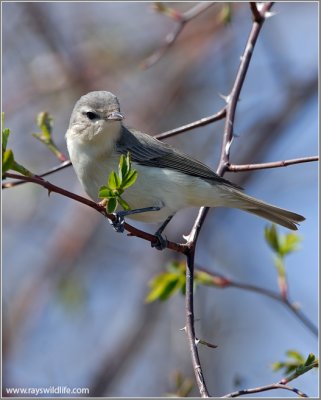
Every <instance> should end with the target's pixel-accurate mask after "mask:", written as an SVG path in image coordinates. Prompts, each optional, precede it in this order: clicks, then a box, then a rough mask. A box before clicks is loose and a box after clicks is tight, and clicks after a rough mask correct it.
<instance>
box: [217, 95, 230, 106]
mask: <svg viewBox="0 0 321 400" xmlns="http://www.w3.org/2000/svg"><path fill="white" fill-rule="evenodd" d="M218 95H219V96H220V98H221V99H223V100H224V101H225V103H226V104H229V102H230V100H231V95H230V94H228V95H227V96H224V94H222V93H219V94H218Z"/></svg>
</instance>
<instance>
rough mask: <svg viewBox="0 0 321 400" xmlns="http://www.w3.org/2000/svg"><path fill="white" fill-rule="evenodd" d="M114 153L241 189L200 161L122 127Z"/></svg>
mask: <svg viewBox="0 0 321 400" xmlns="http://www.w3.org/2000/svg"><path fill="white" fill-rule="evenodd" d="M116 151H117V152H118V153H120V154H127V152H129V153H130V155H131V159H132V161H134V162H136V163H138V164H140V165H146V166H149V167H156V168H169V169H172V170H175V171H178V172H182V173H184V174H187V175H190V176H196V177H199V178H202V179H206V180H207V181H209V182H213V183H215V182H216V183H221V184H225V185H228V186H231V187H234V188H237V189H241V187H240V186H238V185H236V184H234V183H232V182H229V181H228V180H226V179H223V178H221V177H220V176H219V175H217V174H216V173H215V172H214V171H212V170H211V169H210V168H209V167H208V166H206V165H205V164H203V163H201V162H200V161H197V160H195V159H193V158H192V157H190V156H189V155H187V154H184V153H183V152H180V151H178V150H176V149H174V148H173V147H171V146H170V145H168V144H166V143H163V142H161V141H159V140H157V139H155V138H153V137H152V136H149V135H146V134H145V133H142V132H138V131H135V130H132V129H130V130H128V129H127V128H125V127H123V128H122V133H121V136H120V138H119V140H118V141H117V143H116Z"/></svg>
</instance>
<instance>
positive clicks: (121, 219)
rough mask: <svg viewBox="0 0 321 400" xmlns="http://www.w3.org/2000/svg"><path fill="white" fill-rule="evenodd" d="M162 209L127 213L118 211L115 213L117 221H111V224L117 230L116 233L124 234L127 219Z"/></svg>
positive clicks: (129, 211) (155, 208) (140, 209)
mask: <svg viewBox="0 0 321 400" xmlns="http://www.w3.org/2000/svg"><path fill="white" fill-rule="evenodd" d="M159 210H160V207H145V208H137V209H135V210H127V211H117V212H114V213H113V215H114V216H115V221H110V224H111V225H112V227H113V228H114V229H115V231H116V232H120V233H122V232H124V229H125V217H127V216H128V215H132V214H139V213H144V212H149V211H159Z"/></svg>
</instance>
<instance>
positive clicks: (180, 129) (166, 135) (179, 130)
mask: <svg viewBox="0 0 321 400" xmlns="http://www.w3.org/2000/svg"><path fill="white" fill-rule="evenodd" d="M225 116H226V108H225V107H224V108H222V110H220V111H218V112H217V113H216V114H214V115H210V116H209V117H204V118H201V119H199V120H198V121H194V122H191V123H190V124H186V125H182V126H179V127H178V128H175V129H171V130H170V131H166V132H163V133H160V134H159V135H155V137H156V138H157V139H158V140H163V139H167V138H169V137H172V136H174V135H178V134H179V133H182V132H186V131H190V130H192V129H195V128H198V127H200V126H204V125H208V124H210V123H212V122H216V121H219V120H221V119H223V118H225Z"/></svg>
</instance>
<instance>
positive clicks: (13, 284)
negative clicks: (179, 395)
mask: <svg viewBox="0 0 321 400" xmlns="http://www.w3.org/2000/svg"><path fill="white" fill-rule="evenodd" d="M170 6H171V7H174V8H176V9H178V10H181V11H184V10H187V9H189V8H191V7H192V6H193V3H184V2H183V3H171V4H170ZM273 12H274V13H275V16H274V17H273V18H270V19H268V20H267V21H266V23H265V24H264V27H263V30H262V32H261V34H260V37H259V40H258V43H257V46H256V48H255V51H254V56H253V59H252V61H251V64H250V68H249V72H248V75H247V78H246V81H245V85H244V88H243V90H242V93H241V101H240V103H239V105H238V109H237V116H236V123H235V133H236V134H237V137H236V138H235V140H234V142H233V145H232V151H231V162H232V163H256V162H268V161H276V160H285V159H291V158H296V157H304V156H312V155H316V154H317V153H318V133H317V132H318V92H317V90H318V80H317V79H318V50H317V45H318V4H317V3H316V2H314V3H313V2H309V3H308V2H306V3H304V2H302V3H300V2H299V3H298V2H296V3H277V4H276V5H275V6H274V8H273ZM228 15H230V21H228V19H229V18H228ZM2 22H3V28H2V29H3V63H2V67H3V70H2V72H3V76H2V78H3V79H2V83H3V88H2V100H3V103H2V105H3V111H4V112H5V126H6V127H9V128H10V129H11V130H12V134H11V137H10V142H9V147H11V148H13V150H14V153H15V157H16V159H17V160H18V161H19V162H21V163H22V164H23V165H24V166H26V167H27V168H28V169H30V170H31V171H34V172H35V173H41V172H44V171H46V170H48V169H50V168H51V167H53V166H55V165H57V164H58V160H57V159H55V157H54V156H53V155H52V154H51V153H50V152H49V151H48V150H47V149H46V148H45V147H44V146H43V145H42V144H41V143H39V142H38V141H36V140H35V139H34V138H33V137H32V136H31V134H32V133H33V132H37V131H38V130H39V129H38V128H37V126H36V123H35V117H36V115H37V113H38V112H40V111H48V112H50V113H51V114H52V116H53V118H54V139H55V140H56V142H57V144H58V146H59V147H60V148H61V149H62V151H64V152H65V153H66V151H67V150H66V146H65V141H64V134H65V131H66V129H67V126H68V122H69V117H70V114H71V111H72V108H73V106H74V103H75V102H76V101H77V99H78V98H79V97H80V96H81V95H83V94H85V93H87V92H89V91H91V90H108V91H111V92H113V93H115V94H116V95H117V96H118V98H119V100H120V103H121V108H122V112H123V113H124V114H125V116H126V124H127V125H128V126H132V127H135V128H137V129H140V130H142V131H145V132H148V133H150V134H152V135H154V134H157V133H161V132H162V131H165V130H168V129H172V128H176V127H178V126H180V125H182V124H186V123H189V122H192V121H194V120H197V119H200V118H202V117H205V116H208V115H211V114H214V113H215V112H217V111H218V110H220V109H221V108H222V107H223V106H224V101H223V99H222V97H221V96H220V95H227V94H228V93H229V91H230V90H231V87H232V84H233V82H234V79H235V75H236V72H237V68H238V65H239V62H240V56H241V54H242V52H243V49H244V46H245V44H246V40H247V36H248V33H249V31H250V28H251V13H250V9H249V6H248V4H247V3H243V4H242V3H230V4H229V5H224V4H223V3H221V4H216V5H213V6H212V7H211V8H209V9H208V10H207V11H205V12H204V13H202V14H201V15H199V16H198V17H197V18H195V19H194V20H192V21H191V22H190V23H189V24H187V25H186V27H185V28H184V30H183V32H182V33H181V35H180V36H179V38H178V40H177V42H176V43H175V44H174V46H173V47H171V48H170V49H169V51H168V52H166V54H165V55H164V57H163V58H162V59H161V60H160V61H159V62H158V63H157V64H155V65H154V66H153V67H151V68H150V69H146V70H144V69H142V68H141V64H142V62H143V61H144V60H145V59H146V58H147V57H149V56H150V55H151V54H152V53H153V52H154V51H156V50H157V49H159V47H160V46H161V44H162V43H163V41H164V39H165V37H166V35H167V34H168V33H169V32H171V31H173V30H174V29H175V26H176V23H175V21H173V20H171V19H170V18H168V17H166V16H164V15H162V14H159V13H157V12H155V11H154V10H153V3H148V2H145V3H144V2H141V3H138V2H130V3H126V2H124V3H118V2H109V3H104V2H87V3H86V2H82V3H72V2H70V3H68V2H61V3H60V2H43V3H38V2H33V3H32V2H16V3H14V2H12V3H9V2H7V3H2ZM223 125H224V123H223V122H222V121H221V122H218V123H215V124H211V125H207V126H206V127H203V128H199V129H196V130H193V131H190V132H187V133H185V134H182V135H179V136H176V137H174V138H171V139H168V142H169V143H171V144H173V145H175V146H176V147H178V148H180V149H181V150H183V151H185V152H187V153H189V154H192V155H193V156H194V157H196V158H198V159H200V160H202V161H203V162H205V163H207V164H208V165H210V166H212V167H213V168H214V169H215V168H216V166H217V161H218V157H219V154H220V145H221V141H222V132H223ZM225 177H226V178H228V179H230V180H232V181H233V182H235V183H239V184H241V185H242V186H244V187H245V188H246V192H247V193H249V194H251V195H253V196H257V197H259V198H262V199H264V200H265V201H267V202H271V203H273V204H276V205H278V206H280V207H284V208H287V209H290V210H292V211H296V212H298V213H300V214H302V215H304V216H305V217H306V221H305V222H304V223H302V225H301V226H300V230H299V235H300V236H301V237H302V243H301V246H300V247H301V248H300V251H298V252H295V253H293V255H291V256H290V257H288V259H287V260H286V262H287V267H288V268H287V272H288V283H289V288H290V289H289V294H290V297H291V300H293V301H295V302H296V303H298V304H299V305H300V307H301V310H302V312H304V314H305V315H306V316H307V317H308V318H309V319H310V320H311V321H312V322H313V323H314V324H317V315H318V314H317V312H318V301H317V299H318V282H317V280H318V279H317V278H318V251H317V248H318V166H317V163H308V164H299V165H294V166H290V167H287V168H278V169H270V170H264V171H263V170H262V171H254V172H252V173H245V172H242V173H237V174H231V173H230V174H226V175H225ZM48 180H50V181H51V182H53V183H55V184H57V185H59V186H61V187H63V188H66V189H68V190H70V191H73V192H75V193H78V194H81V195H85V194H84V192H83V190H82V188H81V187H80V184H79V183H78V181H77V179H76V176H75V173H74V172H73V170H72V168H71V167H70V168H67V169H65V170H63V171H60V172H58V173H56V174H54V175H51V176H50V177H48ZM2 205H3V268H2V278H3V284H2V289H3V367H4V370H3V386H4V388H6V387H49V386H68V387H85V388H89V389H90V396H92V397H93V396H98V397H101V396H115V397H121V396H122V397H124V396H128V397H131V396H135V397H141V396H165V395H166V393H168V392H175V384H174V380H173V376H174V375H175V373H177V372H179V373H181V374H182V375H183V376H184V377H185V378H191V379H192V381H193V382H194V373H193V369H192V363H191V357H190V353H189V349H188V345H187V340H186V337H185V335H184V333H183V332H182V331H180V329H181V328H183V327H184V325H185V312H184V298H183V296H182V295H180V294H177V295H175V296H174V297H172V298H170V300H169V301H167V302H154V303H151V304H146V303H145V298H146V296H147V294H148V291H149V287H148V282H149V281H150V280H151V279H152V277H153V276H155V275H156V274H157V273H160V272H161V271H164V269H165V266H166V264H167V263H169V262H171V261H173V260H180V258H177V255H176V254H174V253H172V252H170V251H168V250H165V251H163V252H158V251H156V250H154V249H151V248H150V246H149V243H147V242H145V241H142V240H140V239H137V238H129V237H127V236H126V234H118V233H115V232H114V231H113V229H112V228H111V226H110V225H109V224H108V222H107V221H106V220H104V219H103V218H102V217H101V216H100V215H98V213H96V212H95V211H93V210H91V209H89V208H88V207H85V206H83V205H80V204H77V203H76V202H73V201H71V200H70V199H68V198H64V197H61V196H59V195H56V194H51V196H50V197H49V196H48V193H47V192H46V191H45V190H44V189H43V188H41V187H37V186H35V185H32V184H26V185H22V186H19V187H16V188H12V189H6V190H5V191H3V203H2ZM196 214H197V210H196V209H195V210H194V209H189V210H182V211H180V212H179V213H178V214H177V215H176V217H175V218H174V221H173V222H172V223H171V224H170V225H169V227H168V229H167V230H166V235H167V237H168V238H169V239H170V240H173V241H182V240H183V239H182V235H183V234H187V233H188V232H189V231H190V228H191V226H192V224H193V220H194V218H195V216H196ZM134 225H135V226H138V227H140V228H142V229H145V230H148V231H149V232H154V231H155V228H156V227H155V226H153V225H143V224H138V223H134ZM265 226H266V222H265V221H264V220H262V219H259V218H256V217H254V216H251V215H249V214H246V213H242V212H240V211H237V210H228V209H217V210H215V211H214V210H211V212H210V213H209V216H208V218H207V220H206V223H205V225H204V227H203V230H202V232H201V236H200V239H199V242H198V248H197V254H196V264H197V265H199V266H202V267H204V268H207V269H208V270H212V271H217V272H220V273H221V274H223V275H224V276H227V277H229V278H231V279H233V280H235V281H237V282H243V283H249V284H253V285H257V286H260V287H264V288H268V289H270V290H274V291H275V292H276V293H277V292H278V287H277V274H276V271H275V268H274V265H273V255H272V253H271V250H270V249H269V248H268V246H267V244H266V243H265V240H264V227H265ZM280 231H282V232H283V233H285V232H286V230H285V229H282V228H280ZM195 316H196V319H197V321H196V322H195V327H196V332H197V336H198V337H201V338H203V339H205V340H208V341H209V342H211V343H215V344H216V345H218V346H219V347H218V348H217V349H215V350H213V349H209V348H207V347H204V348H200V356H201V360H202V363H203V367H204V372H205V378H206V380H207V384H208V388H209V391H210V393H211V394H212V395H215V396H222V395H224V394H226V393H228V392H231V391H234V390H238V389H243V388H249V387H254V386H259V385H265V384H269V383H272V382H277V381H278V380H279V379H280V378H281V377H282V373H276V372H273V371H272V370H271V364H272V363H273V362H275V361H280V360H284V358H285V352H286V351H287V350H289V349H295V350H297V351H299V352H301V353H302V354H303V355H305V356H307V355H308V353H310V352H313V353H317V349H318V347H317V339H316V337H315V336H314V335H313V334H311V332H310V331H309V330H308V329H307V328H306V327H305V326H304V325H302V323H301V322H300V321H299V320H298V319H297V318H296V317H295V316H294V315H293V314H291V313H290V312H289V311H288V310H287V309H286V308H285V307H284V306H283V305H282V304H281V303H278V302H276V301H273V300H272V299H270V298H267V297H264V296H262V295H260V294H255V293H251V292H248V291H242V290H238V289H225V290H223V289H219V288H217V289H213V288H210V287H199V288H197V290H196V292H195ZM317 380H318V374H317V372H315V371H311V372H310V373H308V374H306V375H304V376H303V377H301V378H300V379H298V380H297V381H295V382H294V384H293V385H294V386H296V387H299V388H300V389H301V390H303V391H305V392H307V393H308V394H309V395H310V396H318V382H317ZM3 395H5V393H3ZM191 395H196V396H198V395H199V393H198V390H197V388H196V387H194V389H193V390H192V392H191ZM271 395H273V396H277V397H281V396H282V397H286V396H291V395H292V394H291V393H290V392H289V393H288V392H286V391H281V392H280V391H274V392H273V393H272V392H266V393H262V394H258V395H257V396H263V397H266V396H271Z"/></svg>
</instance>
